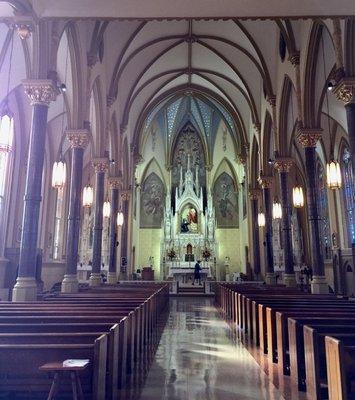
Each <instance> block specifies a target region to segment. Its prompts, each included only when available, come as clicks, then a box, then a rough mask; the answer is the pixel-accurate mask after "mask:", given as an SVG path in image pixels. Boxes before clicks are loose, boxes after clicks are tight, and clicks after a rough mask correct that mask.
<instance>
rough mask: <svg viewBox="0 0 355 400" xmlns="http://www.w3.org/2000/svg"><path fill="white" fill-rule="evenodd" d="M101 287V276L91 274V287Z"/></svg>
mask: <svg viewBox="0 0 355 400" xmlns="http://www.w3.org/2000/svg"><path fill="white" fill-rule="evenodd" d="M100 285H101V275H100V274H96V273H91V275H90V279H89V286H100Z"/></svg>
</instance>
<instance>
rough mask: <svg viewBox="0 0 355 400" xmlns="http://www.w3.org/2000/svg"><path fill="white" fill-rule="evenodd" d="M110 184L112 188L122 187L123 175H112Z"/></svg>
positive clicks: (109, 179) (109, 180)
mask: <svg viewBox="0 0 355 400" xmlns="http://www.w3.org/2000/svg"><path fill="white" fill-rule="evenodd" d="M108 185H109V187H110V189H121V187H122V176H111V177H109V178H108Z"/></svg>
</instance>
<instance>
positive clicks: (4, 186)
mask: <svg viewBox="0 0 355 400" xmlns="http://www.w3.org/2000/svg"><path fill="white" fill-rule="evenodd" d="M13 136H14V126H13V118H12V116H11V115H9V114H4V115H3V116H2V117H1V120H0V252H2V248H3V240H4V239H3V238H4V234H5V232H4V230H5V223H4V222H5V221H4V219H5V212H4V211H5V201H6V194H7V193H9V192H10V191H9V190H8V189H9V188H8V182H9V166H10V161H11V155H12V150H13V148H12V143H13ZM0 256H1V253H0Z"/></svg>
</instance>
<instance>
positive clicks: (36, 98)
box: [22, 79, 59, 107]
mask: <svg viewBox="0 0 355 400" xmlns="http://www.w3.org/2000/svg"><path fill="white" fill-rule="evenodd" d="M22 85H23V87H24V90H25V93H26V94H27V96H28V98H29V99H30V104H31V105H32V106H34V105H41V106H47V107H49V104H50V102H51V101H55V100H56V98H57V96H58V94H59V90H58V88H57V86H56V85H55V83H54V82H53V81H52V80H50V79H24V80H23V81H22Z"/></svg>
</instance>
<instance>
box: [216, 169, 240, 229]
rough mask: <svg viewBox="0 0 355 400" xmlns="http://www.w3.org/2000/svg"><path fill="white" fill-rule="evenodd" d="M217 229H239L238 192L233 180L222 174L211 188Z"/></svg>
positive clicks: (224, 173)
mask: <svg viewBox="0 0 355 400" xmlns="http://www.w3.org/2000/svg"><path fill="white" fill-rule="evenodd" d="M213 203H214V207H215V211H216V219H217V226H218V228H239V215H238V191H237V189H236V185H235V182H234V179H233V178H232V177H231V176H230V175H228V174H227V173H226V172H223V173H222V174H221V175H220V176H219V177H218V178H217V180H216V182H215V184H214V187H213Z"/></svg>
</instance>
